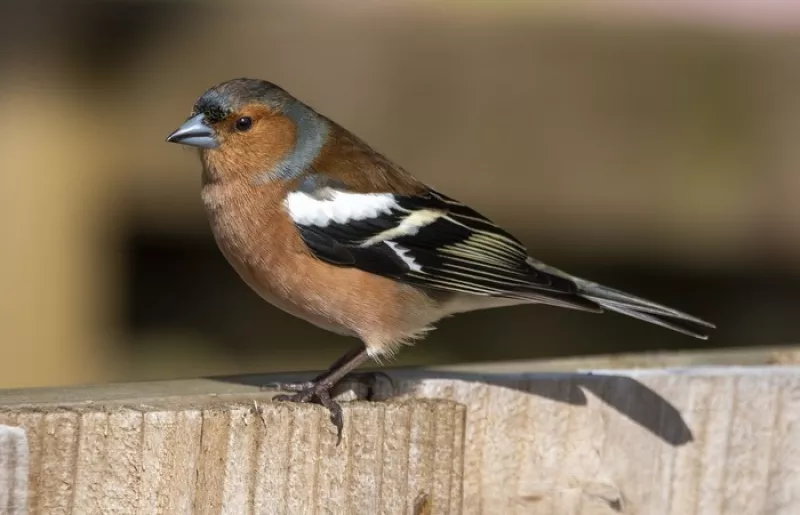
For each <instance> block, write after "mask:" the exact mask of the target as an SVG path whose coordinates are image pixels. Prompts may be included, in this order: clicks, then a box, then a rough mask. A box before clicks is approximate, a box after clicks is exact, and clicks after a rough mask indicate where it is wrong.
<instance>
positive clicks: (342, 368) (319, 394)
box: [273, 344, 368, 445]
mask: <svg viewBox="0 0 800 515" xmlns="http://www.w3.org/2000/svg"><path fill="white" fill-rule="evenodd" d="M367 357H368V354H367V347H366V346H365V345H363V344H362V345H359V346H358V347H356V348H353V349H352V350H350V351H348V352H347V353H346V354H345V355H344V356H342V357H341V358H339V359H338V360H336V362H335V363H334V364H333V365H331V367H330V368H329V369H328V370H327V371H326V372H324V373H322V374H320V375H318V376H317V377H315V378H314V379H312V380H311V381H308V382H305V383H299V384H276V385H274V386H275V387H276V388H278V389H279V390H288V391H293V392H297V393H295V394H294V395H276V396H275V397H273V400H276V401H288V402H314V403H317V404H321V405H322V406H324V407H326V408H328V411H330V413H331V422H333V425H334V426H336V431H337V434H336V445H339V443H340V442H341V441H342V429H343V428H344V415H343V414H342V407H341V406H339V403H337V402H336V401H334V400H333V399H331V393H330V392H331V388H333V386H334V385H336V383H338V382H339V381H341V380H342V378H343V377H344V376H346V375H347V374H349V373H350V372H351V371H352V370H353V369H355V368H356V367H358V366H359V365H360V364H361V363H363V362H364V360H365V359H367Z"/></svg>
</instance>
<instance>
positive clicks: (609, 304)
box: [574, 279, 716, 340]
mask: <svg viewBox="0 0 800 515" xmlns="http://www.w3.org/2000/svg"><path fill="white" fill-rule="evenodd" d="M574 280H575V284H577V285H578V291H579V294H580V295H581V296H582V297H583V298H585V299H587V300H590V301H592V302H595V303H596V304H598V305H600V306H601V307H603V308H604V309H607V310H609V311H616V312H617V313H621V314H623V315H628V316H629V317H633V318H638V319H639V320H644V321H645V322H650V323H651V324H656V325H660V326H661V327H666V328H667V329H672V330H673V331H678V332H679V333H683V334H686V335H689V336H694V337H695V338H700V339H701V340H705V339H707V338H708V331H709V330H710V329H715V328H716V326H715V325H714V324H712V323H710V322H706V321H705V320H701V319H699V318H697V317H693V316H692V315H687V314H686V313H682V312H680V311H678V310H676V309H672V308H668V307H666V306H662V305H661V304H656V303H655V302H650V301H649V300H645V299H642V298H640V297H636V296H634V295H631V294H629V293H625V292H622V291H619V290H615V289H613V288H608V287H606V286H601V285H599V284H596V283H591V282H588V281H584V280H582V279H574Z"/></svg>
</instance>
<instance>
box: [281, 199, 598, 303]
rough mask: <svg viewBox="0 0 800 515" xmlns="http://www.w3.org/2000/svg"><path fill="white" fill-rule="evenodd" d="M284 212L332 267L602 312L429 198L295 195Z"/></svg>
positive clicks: (449, 203) (455, 205)
mask: <svg viewBox="0 0 800 515" xmlns="http://www.w3.org/2000/svg"><path fill="white" fill-rule="evenodd" d="M286 208H287V210H288V212H289V214H290V216H291V218H292V220H293V221H294V223H295V224H296V226H297V228H298V230H299V232H300V234H301V236H302V238H303V240H304V241H305V243H306V245H308V247H309V248H310V249H311V251H312V252H313V253H314V255H315V256H316V257H317V258H319V259H322V260H324V261H326V262H328V263H331V264H334V265H338V266H349V267H355V268H359V269H361V270H364V271H366V272H369V273H373V274H377V275H381V276H384V277H389V278H392V279H394V280H397V281H400V282H403V283H407V284H413V285H417V286H423V287H427V288H434V289H438V290H446V291H452V292H462V293H469V294H474V295H486V296H495V297H507V298H516V299H524V300H531V301H536V302H543V303H548V304H554V305H558V306H564V307H571V308H578V309H586V310H590V311H601V309H600V308H599V306H598V305H597V304H596V303H594V302H592V301H590V300H587V299H584V298H583V297H581V296H580V294H579V293H578V288H577V286H576V285H575V283H574V282H573V281H572V280H570V279H569V278H566V277H563V276H559V275H555V274H551V273H548V272H546V271H544V270H540V269H537V268H536V267H535V266H534V265H533V261H532V260H531V259H530V257H529V256H528V252H527V250H526V249H525V247H524V246H523V245H522V243H520V242H519V241H518V240H517V239H516V238H514V237H513V236H512V235H511V234H509V233H507V232H506V231H504V230H503V229H501V228H499V227H498V226H497V225H495V224H494V223H493V222H492V221H491V220H489V219H488V218H486V217H484V216H483V215H481V214H480V213H478V212H476V211H474V210H473V209H470V208H469V207H467V206H466V205H464V204H462V203H461V202H458V201H457V200H454V199H451V198H449V197H446V196H445V195H442V194H441V193H438V192H435V191H432V190H429V191H428V192H426V193H424V194H421V195H414V196H402V195H393V194H389V193H380V194H363V193H349V192H346V191H343V190H341V189H334V188H322V189H318V190H315V191H308V190H305V191H296V192H292V193H290V194H289V196H288V198H287V200H286Z"/></svg>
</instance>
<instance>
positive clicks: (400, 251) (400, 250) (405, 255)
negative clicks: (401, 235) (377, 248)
mask: <svg viewBox="0 0 800 515" xmlns="http://www.w3.org/2000/svg"><path fill="white" fill-rule="evenodd" d="M386 245H388V246H389V248H390V249H392V250H393V251H394V253H395V254H397V257H399V258H400V259H402V260H403V263H405V264H406V265H408V268H410V269H411V270H412V271H414V272H421V271H422V267H421V266H420V265H419V263H417V260H416V259H414V257H413V256H411V255H410V253H409V251H408V249H407V248H405V247H401V246H400V245H398V244H397V243H395V242H393V241H387V242H386Z"/></svg>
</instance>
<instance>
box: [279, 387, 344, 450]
mask: <svg viewBox="0 0 800 515" xmlns="http://www.w3.org/2000/svg"><path fill="white" fill-rule="evenodd" d="M287 386H288V387H289V388H286V387H287ZM281 389H283V390H288V391H294V392H297V393H295V394H294V395H285V394H281V395H276V396H274V397H273V398H272V400H274V401H278V402H313V403H315V404H320V405H322V406H323V407H324V408H327V410H328V411H329V412H330V414H331V422H332V423H333V425H334V427H336V446H337V447H338V446H339V444H340V443H342V431H343V430H344V413H343V412H342V407H341V406H340V405H339V403H338V402H336V401H335V400H333V399H331V393H330V389H331V385H330V384H328V383H326V382H324V381H320V382H318V383H313V382H310V383H300V384H290V385H281Z"/></svg>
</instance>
